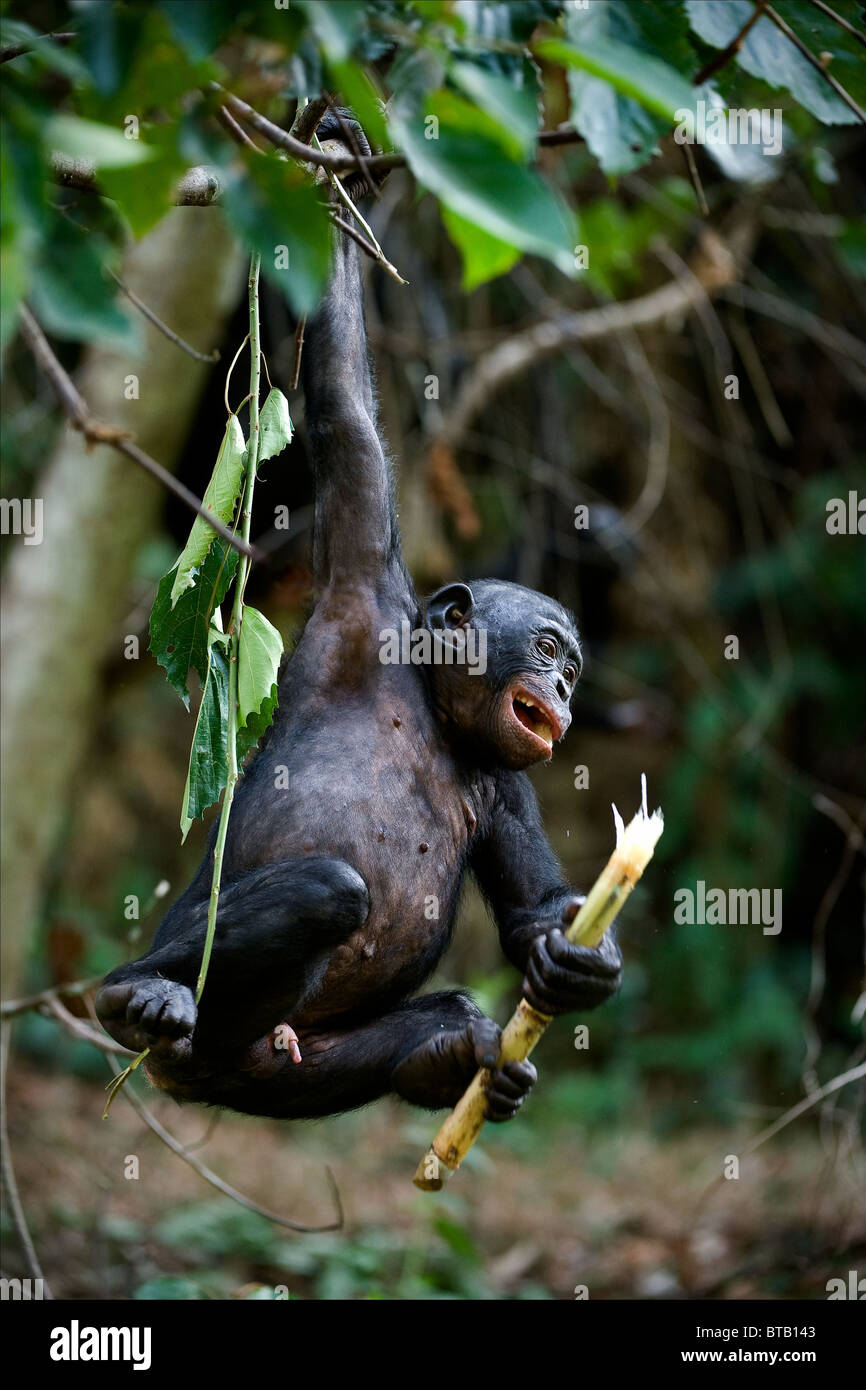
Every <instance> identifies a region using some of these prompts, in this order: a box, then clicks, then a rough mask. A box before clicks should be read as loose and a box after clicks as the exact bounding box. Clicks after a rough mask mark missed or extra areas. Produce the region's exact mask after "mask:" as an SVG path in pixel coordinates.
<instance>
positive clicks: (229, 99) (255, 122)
mask: <svg viewBox="0 0 866 1390" xmlns="http://www.w3.org/2000/svg"><path fill="white" fill-rule="evenodd" d="M211 90H212V91H216V92H218V93H219V96H220V99H221V100H222V102H223V103H224V104H225V105H226V106H228V107H229V108H230V110H231V111H233V112H234V114H235V115H236V116H240V117H241V118H242V119H243V120H244V121H246V123H247V125H249V126H252V128H253V130H257V131H258V132H259V134H260V135H264V137H265V139H267V140H269V141H270V142H271V144H272V145H276V146H277V147H278V148H279V149H281V150H285V151H286V153H287V154H291V155H294V157H295V159H303V160H305V161H306V163H307V164H315V165H317V166H318V167H319V168H320V169H325V170H327V171H328V172H329V173H335V174H339V173H345V172H346V171H347V170H350V169H358V168H360V165H359V163H358V160H357V158H356V157H355V156H354V155H352V154H345V155H343V154H330V153H328V152H327V151H325V150H317V149H315V148H314V147H313V146H312V145H305V144H304V143H303V142H302V141H301V140H296V139H295V137H294V135H290V134H289V132H288V131H287V130H283V128H282V126H278V125H275V124H274V122H273V121H269V120H268V118H267V116H262V115H261V114H260V113H259V112H258V111H255V110H254V109H253V107H252V106H249V105H248V104H247V103H246V102H245V101H242V100H241V98H240V97H236V96H235V95H234V94H233V93H232V92H227V91H226V90H225V88H224V87H221V86H220V85H219V83H216V82H214V83H211ZM405 163H406V160H405V157H404V156H403V155H401V154H397V153H393V154H377V155H372V156H371V157H370V158H369V159H368V160H367V168H368V169H370V170H375V172H376V173H378V172H379V170H380V169H381V170H384V169H394V168H397V167H398V166H400V165H403V164H405Z"/></svg>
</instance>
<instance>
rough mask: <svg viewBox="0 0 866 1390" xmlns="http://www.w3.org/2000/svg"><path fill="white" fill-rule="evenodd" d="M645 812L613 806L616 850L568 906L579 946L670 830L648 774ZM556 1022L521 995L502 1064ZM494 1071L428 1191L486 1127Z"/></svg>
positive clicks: (485, 1074) (444, 1150)
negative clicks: (649, 797) (654, 807)
mask: <svg viewBox="0 0 866 1390" xmlns="http://www.w3.org/2000/svg"><path fill="white" fill-rule="evenodd" d="M641 783H642V791H643V796H642V802H641V807H640V810H639V811H638V813H637V815H635V816H634V817H633V818H632V820H631V821H630V822H629V824H628V825H627V826H623V822H622V817H621V816H620V814H619V812H618V811H617V809H616V807H615V806H614V808H613V815H614V824H615V826H616V849H615V850H614V852H613V854H612V855H611V857H610V859H609V860H608V862H607V864H606V865H605V867H604V868H603V869H602V871H601V873H600V874H599V876H598V878H597V879H596V881H595V883H594V884H593V886H592V888H591V889H590V892H589V894H588V896H587V899H586V901H585V902H584V904H583V906H582V907H581V908H580V910H579V912H577V914H576V915H575V916H574V918H573V920H572V921H571V922H570V923H569V922H568V921H567V916H568V909H566V913H565V914H564V917H563V925H564V926H566V933H565V935H566V936H567V938H568V940H569V941H571V942H572V943H573V944H574V945H576V946H597V945H598V944H599V942H600V941H601V939H602V937H603V936H604V934H605V932H606V931H607V929H608V927H609V926H610V924H611V922H612V921H613V919H614V918H615V917H616V915H617V913H618V912H619V911H620V908H621V907H622V905H623V903H624V902H625V900H626V898H627V897H628V895H629V893H630V892H631V890H632V889H633V888H634V886H635V884H636V883H637V881H638V879H639V878H640V876H641V874H642V873H643V871H644V869H645V868H646V866H647V864H648V863H649V861H650V859H652V856H653V851H654V849H655V847H656V844H657V843H658V840H659V837H660V835H661V833H662V830H663V829H664V820H663V817H662V813H661V811H654V812H653V814H652V815H649V813H648V811H647V802H646V778H645V777H642V778H641ZM550 1022H551V1017H550V1015H549V1014H542V1013H539V1012H538V1010H537V1009H534V1008H533V1007H532V1005H531V1004H530V1003H528V1002H527V1000H526V999H521V1001H520V1003H519V1004H518V1006H517V1008H516V1009H515V1011H514V1013H513V1015H512V1017H511V1019H510V1020H509V1022H508V1024H507V1025H506V1027H505V1028H504V1029H503V1032H502V1041H501V1045H500V1050H499V1059H498V1061H497V1067H501V1066H502V1065H503V1063H504V1062H524V1061H525V1060H526V1058H527V1057H528V1056H529V1054H530V1053H531V1052H532V1049H533V1048H534V1047H535V1045H536V1043H537V1042H538V1041H539V1040H540V1038H541V1037H542V1036H543V1034H544V1031H545V1029H546V1028H547V1025H548V1024H549V1023H550ZM489 1078H490V1071H489V1069H488V1068H486V1067H482V1068H481V1069H480V1070H479V1071H478V1072H476V1074H475V1076H474V1077H473V1078H472V1081H471V1082H470V1083H469V1086H468V1088H467V1090H466V1091H465V1093H464V1094H463V1096H462V1097H461V1099H460V1100H459V1101H458V1102H457V1105H456V1106H455V1107H454V1109H453V1110H452V1112H451V1114H450V1115H449V1116H448V1118H447V1119H446V1120H445V1122H444V1124H443V1125H442V1127H441V1128H440V1130H439V1133H438V1134H437V1135H436V1138H435V1139H434V1140H433V1143H432V1144H431V1146H430V1148H429V1149H428V1150H427V1152H426V1154H425V1155H424V1157H423V1158H422V1160H421V1162H420V1163H419V1164H418V1167H417V1169H416V1172H415V1177H414V1178H413V1182H414V1183H415V1186H416V1187H420V1188H421V1190H422V1192H438V1191H439V1190H440V1189H441V1188H442V1187H443V1186H444V1184H445V1180H446V1179H447V1178H449V1177H450V1176H451V1174H452V1173H453V1172H456V1170H457V1169H458V1168H459V1167H460V1164H461V1163H462V1161H463V1159H464V1158H465V1157H466V1155H467V1153H468V1152H469V1150H470V1149H471V1147H472V1145H473V1144H474V1143H475V1140H476V1139H477V1138H478V1136H479V1134H480V1133H481V1130H482V1128H483V1126H484V1120H485V1109H486V1096H485V1086H486V1085H487V1082H488V1080H489Z"/></svg>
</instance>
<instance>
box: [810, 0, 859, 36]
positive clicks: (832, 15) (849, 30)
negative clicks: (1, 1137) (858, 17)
mask: <svg viewBox="0 0 866 1390" xmlns="http://www.w3.org/2000/svg"><path fill="white" fill-rule="evenodd" d="M809 4H810V5H813V6H814V8H815V9H816V10H820V11H821V13H822V14H825V15H826V16H827V18H828V19H832V21H833V23H834V24H838V25H839V28H840V29H844V30H845V33H846V34H850V35H851V37H852V38H854V39H856V40H857V42H858V43H862V44H863V46H864V48H866V34H861V33H860V30H859V29H855V28H854V25H853V24H849V23H848V20H847V19H843V18H842V16H841V15H840V14H837V13H836V11H835V10H831V9H830V6H829V5H824V4H822V0H809Z"/></svg>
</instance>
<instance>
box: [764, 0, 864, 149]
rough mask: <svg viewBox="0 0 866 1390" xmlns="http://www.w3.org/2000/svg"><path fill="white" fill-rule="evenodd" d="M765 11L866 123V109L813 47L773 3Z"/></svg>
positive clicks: (808, 61) (838, 95) (841, 99)
mask: <svg viewBox="0 0 866 1390" xmlns="http://www.w3.org/2000/svg"><path fill="white" fill-rule="evenodd" d="M765 12H766V15H767V18H768V19H769V20H772V22H773V24H775V26H776V28H777V29H778V30H779V31H780V32H781V33H782V34H784V35H785V38H786V39H789V40H790V42H791V43H792V44H793V45H794V47H795V48H796V50H797V52H798V53H801V54H802V55H803V57H804V58H805V59H806V62H807V63H809V64H810V65H811V66H812V67H813V68H814V69H815V71H816V72H819V73H820V74H821V76H822V77H823V79H824V81H825V82H828V83H829V84H830V86H831V87H832V88H833V91H834V92H835V93H836V95H837V97H839V99H840V101H844V103H845V105H846V106H847V107H848V108H849V109H850V110H851V111H853V112H854V115H855V116H856V117H857V119H858V121H862V123H863V125H866V111H863V110H861V108H860V107H859V106H858V105H857V103H856V101H855V100H854V98H853V97H852V96H851V95H850V94H849V93H848V92H846V91H845V88H844V87H843V86H842V84H841V82H837V81H836V78H835V77H834V76H833V74H832V73H831V72H828V71H827V69H826V68H825V67H824V65H823V64H822V63H820V62H819V61H818V59H817V58H816V57H815V55H814V53H813V52H812V51H811V49H809V48H807V47H806V45H805V44H804V43H803V40H802V39H801V38H800V37H799V36H798V35H797V34H795V33H794V30H793V29H792V28H791V26H790V24H787V23H786V22H785V20H784V19H783V18H782V16H781V15H780V14H779V13H778V12H777V11H776V10H774V9H773V6H772V5H767V6H766V11H765Z"/></svg>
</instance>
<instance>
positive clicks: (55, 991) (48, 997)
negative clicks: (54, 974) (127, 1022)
mask: <svg viewBox="0 0 866 1390" xmlns="http://www.w3.org/2000/svg"><path fill="white" fill-rule="evenodd" d="M101 984H102V976H101V975H95V976H94V977H93V979H90V980H76V981H75V982H74V983H72V984H68V985H54V986H53V987H52V988H51V989H41V990H40V991H39V993H38V994H28V995H27V996H26V997H25V998H24V999H4V1001H3V1003H2V1004H0V1018H14V1017H15V1015H16V1014H25V1013H27V1012H28V1011H29V1010H30V1009H38V1008H40V1007H41V1006H42V1005H43V1004H50V1003H51V1001H52V1000H54V999H59V998H61V996H63V995H66V996H68V997H70V998H73V999H74V998H75V997H76V995H80V994H87V993H89V991H90V990H92V989H98V988H99V986H100V985H101Z"/></svg>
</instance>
